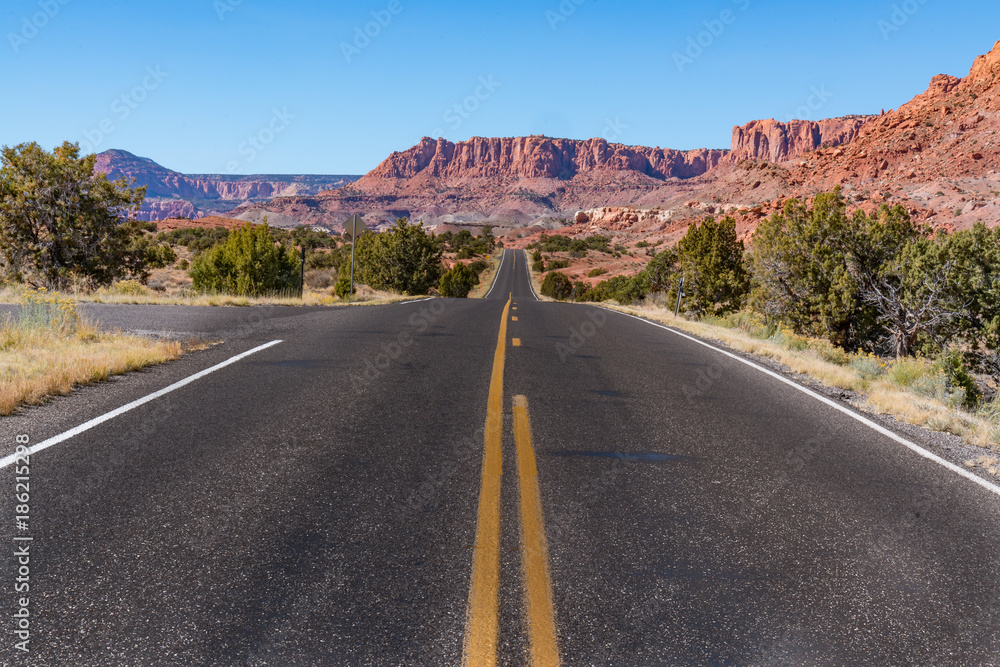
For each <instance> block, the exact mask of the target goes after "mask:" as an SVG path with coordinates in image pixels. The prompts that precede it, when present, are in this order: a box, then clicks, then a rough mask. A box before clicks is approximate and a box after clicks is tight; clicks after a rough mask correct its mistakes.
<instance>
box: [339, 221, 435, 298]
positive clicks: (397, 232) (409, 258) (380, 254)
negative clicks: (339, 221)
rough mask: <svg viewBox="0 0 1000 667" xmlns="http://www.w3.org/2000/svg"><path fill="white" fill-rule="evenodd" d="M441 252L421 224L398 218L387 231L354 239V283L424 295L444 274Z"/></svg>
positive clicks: (377, 288) (378, 288)
mask: <svg viewBox="0 0 1000 667" xmlns="http://www.w3.org/2000/svg"><path fill="white" fill-rule="evenodd" d="M442 252H443V251H442V248H441V246H440V244H439V243H438V241H437V240H436V239H435V238H434V237H433V236H431V235H430V234H428V233H427V232H425V231H424V228H423V224H422V223H419V222H418V223H416V224H410V223H409V222H408V221H407V220H406V218H400V219H399V220H398V221H397V222H396V226H395V227H393V228H392V229H391V230H389V231H386V232H382V233H380V234H374V233H367V234H364V235H362V236H359V237H358V243H357V249H356V253H357V266H356V267H355V270H356V276H355V278H356V282H362V283H364V284H366V285H368V286H369V287H372V288H373V289H376V290H388V291H392V292H399V293H405V294H411V295H420V294H427V293H428V292H430V290H431V288H432V287H436V286H437V285H438V281H439V280H440V279H441V274H442V273H443V271H444V265H443V264H442V262H441V255H442ZM345 263H347V262H345Z"/></svg>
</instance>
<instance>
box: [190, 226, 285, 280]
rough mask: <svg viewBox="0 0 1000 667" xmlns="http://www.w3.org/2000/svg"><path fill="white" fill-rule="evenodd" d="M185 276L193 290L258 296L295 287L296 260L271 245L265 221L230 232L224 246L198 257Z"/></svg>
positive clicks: (283, 250)
mask: <svg viewBox="0 0 1000 667" xmlns="http://www.w3.org/2000/svg"><path fill="white" fill-rule="evenodd" d="M189 273H190V275H191V280H192V282H193V283H194V288H195V289H199V290H214V291H218V292H226V293H229V294H239V295H242V296H262V295H265V294H270V293H274V292H280V291H283V290H291V289H295V288H297V287H298V284H299V282H298V281H299V260H298V257H297V256H296V252H295V249H294V248H283V247H281V246H279V245H277V244H275V242H274V237H272V236H271V230H270V228H269V227H268V226H267V221H266V220H265V222H264V224H263V225H258V226H254V225H251V224H249V223H248V224H246V225H244V226H242V227H240V228H239V229H235V230H233V231H232V233H230V235H229V237H228V238H227V239H226V241H225V242H224V243H221V244H219V245H217V246H214V247H213V248H211V249H209V250H207V251H205V252H204V253H202V254H200V255H198V257H196V258H195V260H194V264H192V266H191V269H190V271H189Z"/></svg>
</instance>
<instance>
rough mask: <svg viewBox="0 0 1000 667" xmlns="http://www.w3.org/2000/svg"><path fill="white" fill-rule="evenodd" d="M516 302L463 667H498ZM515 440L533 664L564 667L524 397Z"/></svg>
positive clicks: (518, 405) (492, 406) (491, 440)
mask: <svg viewBox="0 0 1000 667" xmlns="http://www.w3.org/2000/svg"><path fill="white" fill-rule="evenodd" d="M511 301H512V299H508V301H507V305H506V306H505V307H504V311H503V318H502V319H501V321H500V334H499V338H498V341H497V349H496V353H495V354H494V357H493V374H492V377H491V378H490V393H489V400H488V403H487V412H486V445H485V451H484V453H483V472H482V486H481V489H480V493H479V516H478V519H477V525H476V545H475V552H474V556H473V560H472V581H471V585H470V587H469V605H468V610H467V617H466V626H465V647H464V653H463V658H462V664H463V665H465V666H466V667H493V666H495V665H496V664H497V638H498V634H499V620H498V612H499V592H500V486H501V477H502V474H503V406H504V391H503V371H504V359H505V355H506V346H507V322H508V316H509V314H510V308H511ZM514 436H515V440H516V443H517V459H518V478H519V480H520V490H521V537H522V548H523V551H522V561H523V567H524V582H525V583H524V589H525V596H524V597H525V600H524V604H525V617H526V620H527V626H528V629H529V633H530V647H531V655H532V664H533V665H536V666H538V667H542V666H544V667H550V666H551V667H554V666H557V665H559V649H558V643H557V640H556V628H555V608H554V605H553V602H552V584H551V580H550V577H549V565H548V548H547V545H546V540H545V524H544V522H543V520H542V503H541V496H540V494H539V488H538V469H537V466H536V463H535V452H534V449H533V447H532V444H531V424H530V420H529V416H528V402H527V399H526V398H525V397H524V396H517V397H515V398H514Z"/></svg>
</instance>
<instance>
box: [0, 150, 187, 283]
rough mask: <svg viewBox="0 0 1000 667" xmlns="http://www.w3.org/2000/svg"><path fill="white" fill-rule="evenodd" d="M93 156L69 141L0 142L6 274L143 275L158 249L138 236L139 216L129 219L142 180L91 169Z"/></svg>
mask: <svg viewBox="0 0 1000 667" xmlns="http://www.w3.org/2000/svg"><path fill="white" fill-rule="evenodd" d="M95 159H96V156H94V155H88V156H86V157H80V147H79V145H78V144H71V143H69V142H66V143H64V144H63V145H62V146H60V147H58V148H56V149H55V150H54V151H53V152H51V153H49V152H48V151H46V150H44V149H43V148H42V147H41V146H39V145H38V144H37V143H27V144H20V145H18V146H15V147H13V148H10V147H7V146H5V147H4V148H3V158H2V168H0V248H2V253H3V258H4V260H5V262H6V264H7V269H8V271H9V272H10V273H11V274H12V276H13V277H15V278H17V279H27V280H30V281H39V282H41V283H44V284H47V285H50V286H53V287H57V288H59V287H64V286H66V285H67V284H68V283H70V282H71V281H72V280H74V279H76V278H82V279H84V280H86V281H88V282H90V283H92V284H95V285H107V284H110V283H112V282H114V281H116V280H121V279H123V278H137V279H139V280H142V281H145V280H147V279H148V277H149V271H148V261H149V259H150V257H153V258H156V257H158V256H159V255H160V250H159V249H157V248H152V249H151V246H150V244H149V243H148V242H145V243H144V242H142V237H143V236H144V233H145V223H141V222H139V221H138V220H136V219H135V216H136V215H137V214H138V213H139V209H140V208H141V207H142V202H143V199H144V198H145V196H146V188H144V187H140V188H135V187H131V185H132V184H131V183H128V182H126V181H124V180H118V181H109V180H108V179H107V176H105V175H104V174H100V173H96V174H95V173H94V162H95ZM168 256H169V255H167V257H168Z"/></svg>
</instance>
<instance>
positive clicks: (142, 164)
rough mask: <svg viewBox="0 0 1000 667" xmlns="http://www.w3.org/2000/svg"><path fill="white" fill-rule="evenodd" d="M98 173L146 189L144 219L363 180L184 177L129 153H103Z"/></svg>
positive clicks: (205, 212) (223, 210)
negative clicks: (128, 180) (124, 180)
mask: <svg viewBox="0 0 1000 667" xmlns="http://www.w3.org/2000/svg"><path fill="white" fill-rule="evenodd" d="M94 168H95V171H100V172H103V173H105V174H107V175H108V176H109V177H110V178H112V179H118V178H127V179H135V182H136V185H144V186H146V201H145V203H144V204H143V207H142V213H141V215H140V218H142V219H143V220H164V219H167V218H177V217H196V218H197V217H202V216H209V215H225V214H227V213H229V212H231V211H232V210H233V209H235V208H237V207H238V206H241V205H243V204H247V203H250V202H262V201H267V200H269V199H273V198H274V197H283V196H301V195H315V194H319V193H320V192H328V191H331V190H336V189H337V188H341V187H343V186H345V185H348V184H350V183H353V182H355V181H357V180H358V178H360V177H359V176H311V175H255V176H236V175H224V174H181V173H179V172H176V171H173V170H171V169H167V168H165V167H163V166H161V165H159V164H157V163H156V162H153V161H152V160H150V159H149V158H144V157H138V156H136V155H133V154H132V153H129V152H128V151H123V150H114V149H113V150H108V151H104V152H103V153H100V154H98V156H97V161H96V164H95V167H94Z"/></svg>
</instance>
